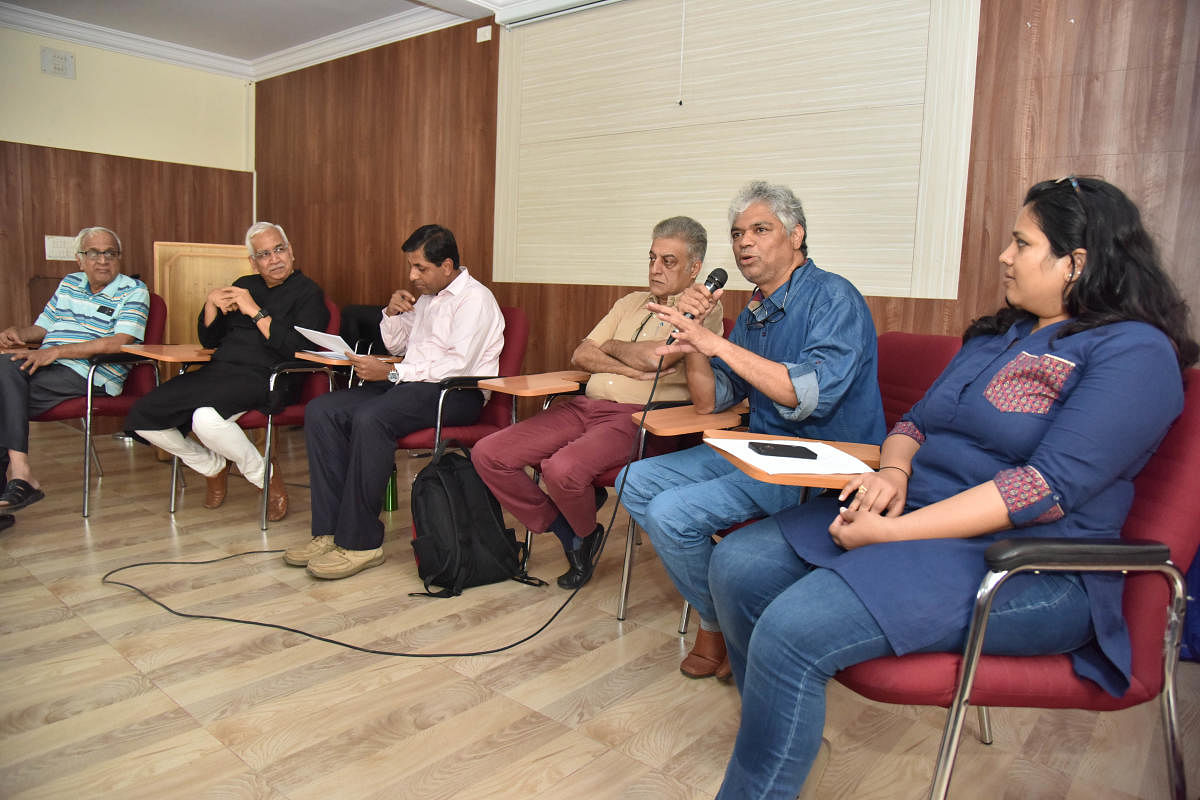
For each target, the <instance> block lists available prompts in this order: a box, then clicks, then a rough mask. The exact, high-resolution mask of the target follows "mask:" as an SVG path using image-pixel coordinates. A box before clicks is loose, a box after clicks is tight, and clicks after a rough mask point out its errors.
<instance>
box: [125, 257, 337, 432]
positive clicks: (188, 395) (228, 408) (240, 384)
mask: <svg viewBox="0 0 1200 800" xmlns="http://www.w3.org/2000/svg"><path fill="white" fill-rule="evenodd" d="M233 285H234V286H237V287H240V288H243V289H246V290H247V291H248V292H250V296H251V297H252V298H254V302H255V303H257V304H258V305H259V306H260V307H261V308H262V309H264V310H265V311H266V312H267V313H268V314H270V315H271V318H270V319H271V324H270V332H271V335H270V337H269V338H266V339H264V338H263V335H262V333H261V332H260V331H259V330H258V326H257V325H255V323H254V322H253V321H252V320H251V319H250V317H249V316H247V315H245V314H243V313H241V312H239V311H233V312H230V313H219V314H217V317H216V319H214V320H213V322H212V324H211V325H208V326H205V325H204V310H203V309H201V311H200V315H199V317H198V319H197V322H196V330H197V332H198V334H199V336H200V344H202V345H203V346H205V347H214V348H216V352H214V353H213V355H212V361H210V362H209V363H207V364H205V365H204V366H203V367H201V368H200V369H198V370H195V371H193V372H188V373H185V374H183V375H180V376H178V377H175V378H172V379H171V380H169V381H167V382H166V383H164V384H163V385H162V386H159V387H158V388H157V389H155V390H154V391H152V392H150V394H148V395H146V396H145V397H143V398H142V399H141V400H139V401H138V402H137V403H135V404H134V406H133V409H132V410H131V411H130V412H129V416H128V417H127V418H126V419H125V428H126V430H128V431H135V430H149V431H157V430H165V429H167V428H178V429H180V430H181V431H187V430H188V429H189V428H190V427H191V422H192V412H193V411H195V410H196V409H197V408H203V407H205V406H212V407H213V408H215V409H216V410H217V413H219V414H220V415H221V416H222V417H228V416H231V415H233V414H236V413H238V412H239V411H249V410H251V409H258V410H262V411H266V410H267V409H268V407H274V408H281V407H282V406H284V405H287V404H288V403H289V402H294V399H295V395H296V393H297V392H298V391H299V388H300V384H301V382H302V381H303V379H304V378H305V376H304V375H291V376H283V377H282V378H281V380H280V381H279V382H277V383H276V385H275V387H276V390H275V396H274V397H268V396H267V379H268V378H269V377H270V374H271V369H272V368H273V367H274V366H275V365H276V364H278V363H280V362H281V361H287V360H290V359H292V358H294V357H295V354H296V351H297V350H304V349H307V347H306V345H307V344H308V340H307V339H305V338H304V337H303V336H301V335H300V334H299V333H298V332H297V331H296V329H295V327H294V326H296V325H299V326H301V327H304V328H314V329H316V330H319V331H323V330H325V327H326V326H327V325H328V324H329V310H328V309H327V308H326V307H325V294H324V292H322V291H321V287H320V286H318V285H317V284H316V283H314V282H313V281H312V280H311V279H310V278H308V277H307V276H306V275H304V274H303V273H301V272H300V271H299V270H297V271H295V272H293V273H292V274H291V275H289V276H288V277H287V279H285V280H284V282H283V283H281V284H279V285H278V286H275V287H274V288H268V287H267V284H266V282H265V281H263V279H262V277H261V276H259V275H244V276H242V277H241V278H238V279H237V280H236V281H234V282H233Z"/></svg>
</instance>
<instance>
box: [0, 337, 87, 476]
mask: <svg viewBox="0 0 1200 800" xmlns="http://www.w3.org/2000/svg"><path fill="white" fill-rule="evenodd" d="M23 363H24V361H23V360H18V361H13V360H12V359H11V357H10V356H9V355H7V354H0V449H3V450H4V451H5V457H6V460H7V454H8V453H7V451H8V450H10V449H11V450H16V451H17V452H18V453H28V452H29V419H30V417H36V416H37V415H38V414H41V413H42V412H44V411H49V410H50V409H52V408H54V407H55V406H56V405H58V404H59V403H61V402H62V401H64V400H70V399H71V398H74V397H83V396H85V395H86V394H87V379H86V378H84V377H83V376H82V375H80V374H79V373H78V372H76V371H75V370H73V369H71V368H70V367H66V366H63V365H62V364H48V365H47V366H44V367H42V368H41V369H39V370H38V371H37V372H35V373H33V375H30V374H29V373H28V372H25V371H24V370H22V369H21V368H20V367H21V364H23ZM96 392H97V393H98V394H100V395H104V390H103V389H101V388H100V387H99V386H97V387H96Z"/></svg>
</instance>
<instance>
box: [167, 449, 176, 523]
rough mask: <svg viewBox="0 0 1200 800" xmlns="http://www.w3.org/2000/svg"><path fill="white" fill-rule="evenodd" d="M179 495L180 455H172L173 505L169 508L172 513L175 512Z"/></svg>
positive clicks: (168, 510)
mask: <svg viewBox="0 0 1200 800" xmlns="http://www.w3.org/2000/svg"><path fill="white" fill-rule="evenodd" d="M178 497H179V456H176V455H173V456H171V505H170V506H169V507H168V508H167V512H168V513H170V514H174V513H175V508H176V500H177V498H178Z"/></svg>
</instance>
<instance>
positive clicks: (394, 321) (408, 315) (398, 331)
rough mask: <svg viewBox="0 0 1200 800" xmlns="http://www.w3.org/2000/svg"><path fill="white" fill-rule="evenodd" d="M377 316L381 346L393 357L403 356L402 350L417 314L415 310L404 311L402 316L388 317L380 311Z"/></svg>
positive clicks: (405, 345) (406, 343)
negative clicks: (381, 340)
mask: <svg viewBox="0 0 1200 800" xmlns="http://www.w3.org/2000/svg"><path fill="white" fill-rule="evenodd" d="M379 315H380V317H381V319H380V320H379V333H380V335H381V336H382V338H383V346H384V347H386V348H387V351H388V352H389V353H391V354H392V355H394V356H402V355H404V350H405V348H406V347H407V346H408V338H409V336H410V335H411V334H412V329H413V321H414V320H415V319H416V316H417V312H416V311H415V310H414V311H405V312H404V313H403V314H396V315H395V316H391V317H389V316H388V315H387V314H384V313H383V312H382V311H380V312H379Z"/></svg>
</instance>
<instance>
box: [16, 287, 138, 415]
mask: <svg viewBox="0 0 1200 800" xmlns="http://www.w3.org/2000/svg"><path fill="white" fill-rule="evenodd" d="M149 313H150V292H149V291H147V289H146V284H144V283H142V282H141V281H139V280H137V279H136V278H131V277H129V276H128V275H117V277H115V278H113V280H112V282H111V283H109V284H108V285H107V286H105V287H104V288H103V289H101V290H100V291H98V292H95V293H93V292H92V290H91V287H90V286H89V285H88V279H87V274H86V273H83V272H72V273H71V274H70V275H68V276H67V277H65V278H63V279H62V282H61V283H59V284H58V288H57V289H55V290H54V296H53V297H51V298H50V302H49V303H47V304H46V308H45V309H43V310H42V313H41V314H40V315H39V316H38V318H37V322H35V323H34V325H37V326H38V327H39V328H44V329H45V331H46V335H45V336H44V337H43V338H42V347H54V346H55V345H60V344H75V343H77V342H88V341H91V340H92V339H99V338H101V337H104V336H113V335H115V334H118V333H126V334H129V335H130V336H132V337H133V338H134V339H135V340H137V341H139V342H140V341H142V338H143V337H144V336H145V334H146V317H147V316H148V315H149ZM56 363H58V364H62V365H64V366H67V367H70V368H71V369H73V370H75V372H77V373H79V375H80V376H82V377H83V378H85V379H86V378H87V374H88V366H89V365H88V362H87V359H83V358H64V359H60V360H59V361H57V362H56ZM128 372H129V367H124V366H119V365H116V364H101V365H100V366H99V367H97V368H96V385H97V386H99V387H100V388H102V389H104V392H105V393H106V394H108V395H111V396H115V395H118V394H120V393H121V385H122V384H123V383H125V376H126V375H127V374H128Z"/></svg>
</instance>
